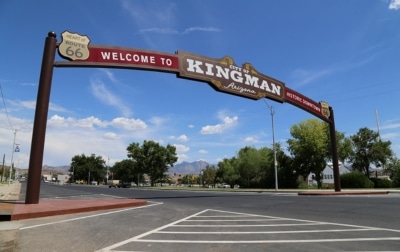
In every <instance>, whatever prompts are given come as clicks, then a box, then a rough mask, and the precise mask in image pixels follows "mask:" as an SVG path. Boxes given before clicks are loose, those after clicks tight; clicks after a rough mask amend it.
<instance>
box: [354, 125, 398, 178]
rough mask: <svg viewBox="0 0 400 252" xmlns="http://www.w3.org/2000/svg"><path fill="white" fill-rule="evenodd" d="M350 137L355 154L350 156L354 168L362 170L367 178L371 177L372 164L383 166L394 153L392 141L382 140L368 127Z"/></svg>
mask: <svg viewBox="0 0 400 252" xmlns="http://www.w3.org/2000/svg"><path fill="white" fill-rule="evenodd" d="M350 139H351V141H352V144H353V154H352V156H351V157H350V160H351V162H352V163H353V169H355V170H357V171H360V172H362V173H363V174H365V175H366V176H367V178H370V165H371V164H374V165H375V166H376V167H381V166H383V165H385V164H386V163H387V160H388V159H389V158H390V157H392V155H393V153H392V150H391V149H390V145H391V142H390V141H382V140H380V138H379V134H378V133H377V132H374V131H373V130H370V129H368V128H361V129H359V130H358V132H357V134H355V135H353V136H351V137H350Z"/></svg>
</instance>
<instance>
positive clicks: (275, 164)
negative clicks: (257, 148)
mask: <svg viewBox="0 0 400 252" xmlns="http://www.w3.org/2000/svg"><path fill="white" fill-rule="evenodd" d="M263 101H264V102H265V104H267V106H268V108H269V109H270V111H271V118H272V148H273V151H274V170H275V190H276V191H278V168H277V162H276V147H275V128H274V114H275V112H274V108H273V107H272V106H270V105H269V104H268V102H267V101H266V100H265V98H264V99H263Z"/></svg>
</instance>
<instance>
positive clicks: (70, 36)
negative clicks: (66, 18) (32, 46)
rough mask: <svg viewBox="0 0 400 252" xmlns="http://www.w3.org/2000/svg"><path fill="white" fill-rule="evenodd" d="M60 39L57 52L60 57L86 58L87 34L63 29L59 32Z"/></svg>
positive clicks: (87, 52)
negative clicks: (63, 30)
mask: <svg viewBox="0 0 400 252" xmlns="http://www.w3.org/2000/svg"><path fill="white" fill-rule="evenodd" d="M61 39H62V41H61V43H60V45H59V46H58V53H59V55H60V56H61V57H63V58H65V59H68V60H86V59H87V58H89V54H90V53H89V43H90V39H89V37H88V36H83V35H80V34H78V33H71V32H69V31H65V32H63V33H62V34H61Z"/></svg>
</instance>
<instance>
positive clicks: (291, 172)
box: [275, 144, 299, 188]
mask: <svg viewBox="0 0 400 252" xmlns="http://www.w3.org/2000/svg"><path fill="white" fill-rule="evenodd" d="M275 146H276V147H275V148H276V160H277V163H278V186H279V188H297V187H298V185H299V181H298V177H299V176H298V174H297V172H296V169H295V167H294V166H293V160H292V158H291V157H290V156H288V155H286V153H285V152H284V151H283V149H282V147H281V145H280V144H276V145H275Z"/></svg>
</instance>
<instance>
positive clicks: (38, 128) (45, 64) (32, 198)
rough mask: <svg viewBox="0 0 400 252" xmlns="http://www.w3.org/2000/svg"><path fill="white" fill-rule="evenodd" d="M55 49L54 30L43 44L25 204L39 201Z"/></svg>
mask: <svg viewBox="0 0 400 252" xmlns="http://www.w3.org/2000/svg"><path fill="white" fill-rule="evenodd" d="M56 49H57V39H56V34H55V32H49V33H48V36H47V38H46V40H45V44H44V51H43V59H42V68H41V71H40V79H39V88H38V95H37V99H36V111H35V121H34V123H33V132H32V143H31V154H30V157H29V171H28V181H27V186H26V197H25V204H38V203H39V194H40V182H41V179H42V164H43V151H44V140H45V136H46V125H47V114H48V111H49V102H50V90H51V80H52V78H53V64H54V58H55V54H56Z"/></svg>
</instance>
